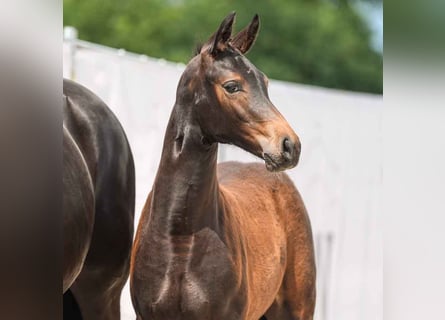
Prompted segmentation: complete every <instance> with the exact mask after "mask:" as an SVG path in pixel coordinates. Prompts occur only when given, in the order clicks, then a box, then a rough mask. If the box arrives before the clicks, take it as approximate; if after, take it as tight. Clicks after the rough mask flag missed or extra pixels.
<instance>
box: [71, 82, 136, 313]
mask: <svg viewBox="0 0 445 320" xmlns="http://www.w3.org/2000/svg"><path fill="white" fill-rule="evenodd" d="M63 93H64V108H63V113H64V119H63V159H64V162H63V164H64V168H63V188H64V189H63V211H64V212H63V213H64V225H63V227H64V228H63V230H64V253H63V292H64V319H85V320H88V319H92V320H93V319H120V296H121V291H122V288H123V286H124V284H125V282H126V280H127V278H128V274H129V267H130V251H131V245H132V241H133V229H134V202H135V176H134V163H133V157H132V154H131V150H130V147H129V145H128V142H127V138H126V136H125V133H124V131H123V129H122V127H121V125H120V124H119V122H118V120H117V119H116V117H115V116H114V115H113V113H112V112H111V111H110V109H108V107H107V106H106V105H105V103H103V102H102V101H101V100H100V99H99V98H98V97H97V96H95V95H94V94H93V93H92V92H91V91H89V90H88V89H86V88H84V87H82V86H80V85H78V84H76V83H74V82H72V81H69V80H65V81H64V82H63Z"/></svg>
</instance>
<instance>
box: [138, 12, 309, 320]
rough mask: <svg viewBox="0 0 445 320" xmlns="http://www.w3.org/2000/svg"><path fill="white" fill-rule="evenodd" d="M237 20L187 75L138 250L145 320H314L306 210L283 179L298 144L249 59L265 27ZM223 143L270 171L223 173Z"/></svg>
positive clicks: (249, 167) (233, 167)
mask: <svg viewBox="0 0 445 320" xmlns="http://www.w3.org/2000/svg"><path fill="white" fill-rule="evenodd" d="M234 18H235V14H234V13H232V14H230V15H229V16H227V17H226V18H225V19H224V21H223V22H222V24H221V26H220V27H219V29H218V31H217V32H216V33H215V34H214V35H213V36H212V37H211V38H210V40H209V41H208V42H207V43H206V44H204V46H203V47H202V48H201V50H200V51H199V53H198V54H197V55H196V56H195V57H194V58H193V59H192V60H191V61H190V63H189V64H188V65H187V67H186V69H185V71H184V73H183V75H182V77H181V80H180V82H179V85H178V89H177V96H176V103H175V106H174V108H173V112H172V114H171V118H170V121H169V123H168V127H167V131H166V134H165V140H164V147H163V151H162V157H161V162H160V165H159V169H158V172H157V175H156V179H155V182H154V186H153V190H152V191H151V193H150V194H149V196H148V200H147V202H146V205H145V207H144V209H143V212H142V216H141V219H140V221H139V227H138V231H137V235H136V239H135V242H134V250H133V253H132V265H131V278H130V279H131V294H132V300H133V305H134V307H135V310H136V314H137V316H138V319H144V320H145V319H150V320H152V319H153V320H176V319H206V320H207V319H209V320H210V319H217V320H238V319H243V320H244V319H246V320H247V319H248V320H257V319H259V318H261V317H262V316H265V317H266V318H267V319H269V320H271V319H272V320H273V319H277V320H278V319H280V320H285V319H304V320H308V319H312V317H313V311H314V304H315V266H314V250H313V244H312V234H311V227H310V222H309V218H308V216H307V213H306V210H305V207H304V204H303V201H302V200H301V197H300V195H299V193H298V192H297V190H296V189H295V187H294V185H293V184H292V182H291V180H290V179H289V178H288V176H287V175H286V174H284V173H280V172H278V171H282V170H284V169H289V168H292V167H294V166H295V165H296V164H297V162H298V158H299V154H300V142H299V139H298V137H297V136H296V134H295V133H294V131H293V130H292V129H291V128H290V126H289V124H288V123H287V122H286V120H285V119H284V118H283V116H282V115H281V114H280V113H279V112H278V111H277V109H276V108H275V107H274V105H273V104H272V103H271V101H270V100H269V97H268V93H267V78H266V77H265V75H264V74H263V73H262V72H261V71H259V70H258V69H257V68H256V67H255V66H254V65H253V64H252V63H251V62H249V60H247V59H246V58H245V57H244V54H245V53H246V52H247V51H248V50H249V49H250V47H251V46H252V44H253V42H254V41H255V38H256V35H257V32H258V29H259V19H258V16H255V17H254V19H253V20H252V22H251V23H250V24H249V25H248V26H247V27H246V28H245V29H244V30H242V31H241V32H240V33H239V34H238V35H236V36H235V37H233V38H231V33H232V25H233V22H234ZM218 143H231V144H234V145H237V146H239V147H241V148H242V149H244V150H246V151H249V152H251V153H253V154H254V155H257V156H258V157H260V158H262V159H264V161H265V164H266V168H267V170H265V169H264V167H263V166H262V165H261V164H241V163H236V162H228V163H223V164H220V165H217V151H218Z"/></svg>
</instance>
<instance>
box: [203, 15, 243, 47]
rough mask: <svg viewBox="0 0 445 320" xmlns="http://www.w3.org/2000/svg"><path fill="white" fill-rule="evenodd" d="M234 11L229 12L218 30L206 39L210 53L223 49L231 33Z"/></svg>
mask: <svg viewBox="0 0 445 320" xmlns="http://www.w3.org/2000/svg"><path fill="white" fill-rule="evenodd" d="M235 16H236V13H235V11H233V12H231V13H230V14H229V15H228V16H227V17H225V18H224V20H223V21H222V22H221V25H220V26H219V28H218V31H216V32H215V34H214V35H213V36H212V37H211V38H210V39H209V41H208V44H209V46H208V52H209V53H210V54H212V55H216V54H217V53H218V52H221V51H224V49H225V48H226V46H227V43H228V41H229V39H230V37H231V35H232V27H233V23H234V22H235Z"/></svg>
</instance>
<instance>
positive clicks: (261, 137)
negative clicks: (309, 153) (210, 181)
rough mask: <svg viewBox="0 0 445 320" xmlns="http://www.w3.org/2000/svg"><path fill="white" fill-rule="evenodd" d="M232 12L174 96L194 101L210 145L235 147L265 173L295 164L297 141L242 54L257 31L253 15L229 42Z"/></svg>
mask: <svg viewBox="0 0 445 320" xmlns="http://www.w3.org/2000/svg"><path fill="white" fill-rule="evenodd" d="M234 20H235V13H232V14H230V15H228V16H227V17H226V18H225V19H224V21H223V22H222V23H221V25H220V27H219V28H218V30H217V31H216V33H215V34H214V35H213V36H212V37H211V38H210V39H209V40H208V41H207V42H206V43H205V44H204V45H203V46H202V48H201V49H200V50H199V52H198V53H197V55H196V56H195V57H194V58H193V59H192V60H191V61H190V63H189V64H188V66H187V68H186V70H185V72H184V75H183V77H182V80H181V82H180V85H179V87H178V95H182V96H188V97H189V99H190V100H192V105H193V108H194V111H195V112H196V113H195V115H196V118H197V119H198V123H199V126H200V128H201V131H202V133H203V135H204V138H205V140H206V141H208V142H209V143H214V142H221V143H229V144H234V145H237V146H239V147H241V148H242V149H244V150H246V151H248V152H251V153H253V154H254V155H256V156H258V157H260V158H262V159H264V160H265V163H266V168H267V169H268V170H269V171H279V170H285V169H288V168H292V167H294V166H296V165H297V163H298V158H299V156H300V141H299V139H298V137H297V135H296V134H295V132H294V131H293V130H292V129H291V127H290V126H289V124H288V123H287V121H286V120H285V119H284V117H283V116H282V115H281V114H280V113H279V112H278V110H277V109H276V108H275V106H274V105H273V104H272V102H271V101H270V100H269V95H268V92H267V88H268V79H267V77H266V76H265V75H264V74H263V73H262V72H261V71H260V70H258V69H257V68H256V67H255V66H254V65H253V64H252V63H251V62H250V61H249V60H248V59H247V58H246V57H245V56H244V54H245V53H246V52H247V51H248V50H249V49H250V47H251V46H252V45H253V43H254V41H255V39H256V36H257V33H258V30H259V18H258V16H257V15H255V17H254V18H253V20H252V21H251V22H250V24H249V25H248V26H247V27H246V28H245V29H243V30H242V31H241V32H239V33H238V34H237V35H236V36H234V37H231V34H232V26H233V23H234Z"/></svg>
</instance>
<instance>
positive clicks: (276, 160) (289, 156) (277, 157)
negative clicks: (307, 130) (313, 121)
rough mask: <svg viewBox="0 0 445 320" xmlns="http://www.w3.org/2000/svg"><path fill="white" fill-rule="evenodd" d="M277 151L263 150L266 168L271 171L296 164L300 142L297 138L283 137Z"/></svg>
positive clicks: (284, 168)
mask: <svg viewBox="0 0 445 320" xmlns="http://www.w3.org/2000/svg"><path fill="white" fill-rule="evenodd" d="M280 149H281V150H279V151H278V152H263V159H264V162H265V164H266V169H267V170H269V171H271V172H276V171H283V170H286V169H291V168H293V167H295V166H296V165H297V164H298V160H299V159H300V153H301V143H300V141H299V140H298V138H297V139H295V140H293V139H290V138H284V139H283V140H282V142H281V144H280Z"/></svg>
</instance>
